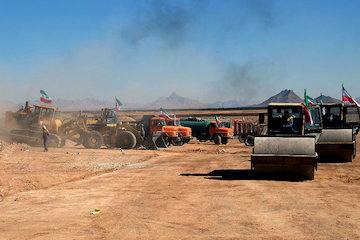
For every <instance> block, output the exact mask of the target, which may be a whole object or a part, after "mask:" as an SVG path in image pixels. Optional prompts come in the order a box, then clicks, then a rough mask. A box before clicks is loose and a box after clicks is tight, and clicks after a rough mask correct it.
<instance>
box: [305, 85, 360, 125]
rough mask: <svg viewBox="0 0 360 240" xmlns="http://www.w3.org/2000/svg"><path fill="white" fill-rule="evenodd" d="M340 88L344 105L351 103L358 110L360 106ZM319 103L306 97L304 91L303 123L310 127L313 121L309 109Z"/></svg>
mask: <svg viewBox="0 0 360 240" xmlns="http://www.w3.org/2000/svg"><path fill="white" fill-rule="evenodd" d="M341 87H342V91H341V100H342V102H344V103H352V104H355V105H356V106H357V107H358V108H360V104H359V103H358V102H357V101H356V99H355V98H353V97H352V96H351V95H350V94H349V92H348V91H347V90H346V89H345V88H344V85H342V86H341ZM318 104H319V103H318V102H317V101H316V99H313V98H311V97H310V96H309V95H307V93H306V89H305V91H304V105H305V108H304V109H305V121H306V122H307V123H310V124H311V125H313V124H314V121H313V119H312V116H311V114H310V108H311V107H314V106H316V105H318Z"/></svg>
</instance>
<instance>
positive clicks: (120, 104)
mask: <svg viewBox="0 0 360 240" xmlns="http://www.w3.org/2000/svg"><path fill="white" fill-rule="evenodd" d="M122 105H123V104H122V103H121V102H120V100H119V99H118V98H117V97H115V111H116V112H120V107H121V106H122Z"/></svg>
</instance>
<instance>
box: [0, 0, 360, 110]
mask: <svg viewBox="0 0 360 240" xmlns="http://www.w3.org/2000/svg"><path fill="white" fill-rule="evenodd" d="M0 3H1V6H2V7H1V9H0V31H1V33H2V34H1V35H0V43H1V44H0V52H1V54H0V93H1V97H0V98H1V99H9V100H11V101H16V102H22V101H23V100H26V99H36V98H38V96H39V90H40V89H45V90H47V91H48V93H49V94H50V95H51V97H53V98H54V99H56V98H64V99H66V98H68V99H82V98H86V97H95V98H99V99H105V100H109V99H112V98H113V96H115V95H116V96H118V97H119V98H121V99H122V101H124V102H137V103H143V102H148V101H154V100H155V99H156V98H158V97H164V96H168V95H169V94H170V93H171V92H176V93H178V94H179V95H181V96H185V97H190V98H193V99H196V100H199V101H202V102H207V103H209V102H216V101H226V100H233V99H235V100H240V101H242V102H243V104H244V105H246V104H252V103H258V102H260V101H262V100H264V99H265V98H267V97H269V96H272V95H274V94H276V93H278V92H279V91H280V90H282V89H293V90H294V91H295V92H296V93H297V94H298V95H300V96H302V91H303V89H304V88H307V89H308V93H309V94H310V95H311V96H314V97H316V96H318V95H320V93H323V94H325V95H330V96H332V97H337V98H339V97H340V94H341V93H340V90H341V83H344V84H345V87H346V88H347V89H348V91H349V92H350V93H351V94H352V95H353V96H354V97H359V96H360V86H359V85H358V84H357V83H358V79H359V77H360V66H359V64H360V61H359V60H360V54H359V53H360V47H359V44H358V43H359V42H360V41H359V40H360V28H359V27H358V26H359V25H360V19H359V18H358V16H357V14H358V10H359V9H360V2H359V1H331V2H330V1H325V0H319V1H310V0H306V1H305V0H303V1H285V0H243V1H226V2H224V1H219V0H212V1H211V0H208V1H186V0H183V1H175V0H174V1H155V0H154V1H115V0H109V1H107V2H106V4H104V2H103V1H100V0H89V1H84V0H82V1H76V2H74V1H69V0H64V1H61V2H53V1H52V2H50V1H40V0H34V1H25V0H23V1H21V0H20V1H8V0H2V1H0Z"/></svg>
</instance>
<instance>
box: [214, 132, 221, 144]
mask: <svg viewBox="0 0 360 240" xmlns="http://www.w3.org/2000/svg"><path fill="white" fill-rule="evenodd" d="M214 143H215V144H216V145H220V144H221V136H220V135H219V134H216V135H215V136H214Z"/></svg>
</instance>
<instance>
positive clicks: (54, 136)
mask: <svg viewBox="0 0 360 240" xmlns="http://www.w3.org/2000/svg"><path fill="white" fill-rule="evenodd" d="M41 124H45V125H46V126H47V129H48V130H49V132H50V136H49V146H50V147H61V146H63V145H64V143H65V142H64V140H63V139H62V138H61V137H60V136H59V129H60V128H61V125H62V121H61V120H60V118H59V117H58V110H57V108H55V107H52V106H45V105H32V106H31V105H29V102H26V103H25V106H24V107H21V108H20V109H19V110H18V111H16V112H11V111H8V112H6V113H5V126H6V128H7V129H8V130H9V132H8V134H9V137H10V139H11V140H12V141H14V142H19V143H26V144H28V145H30V146H41V145H42V144H43V138H42V130H41Z"/></svg>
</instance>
